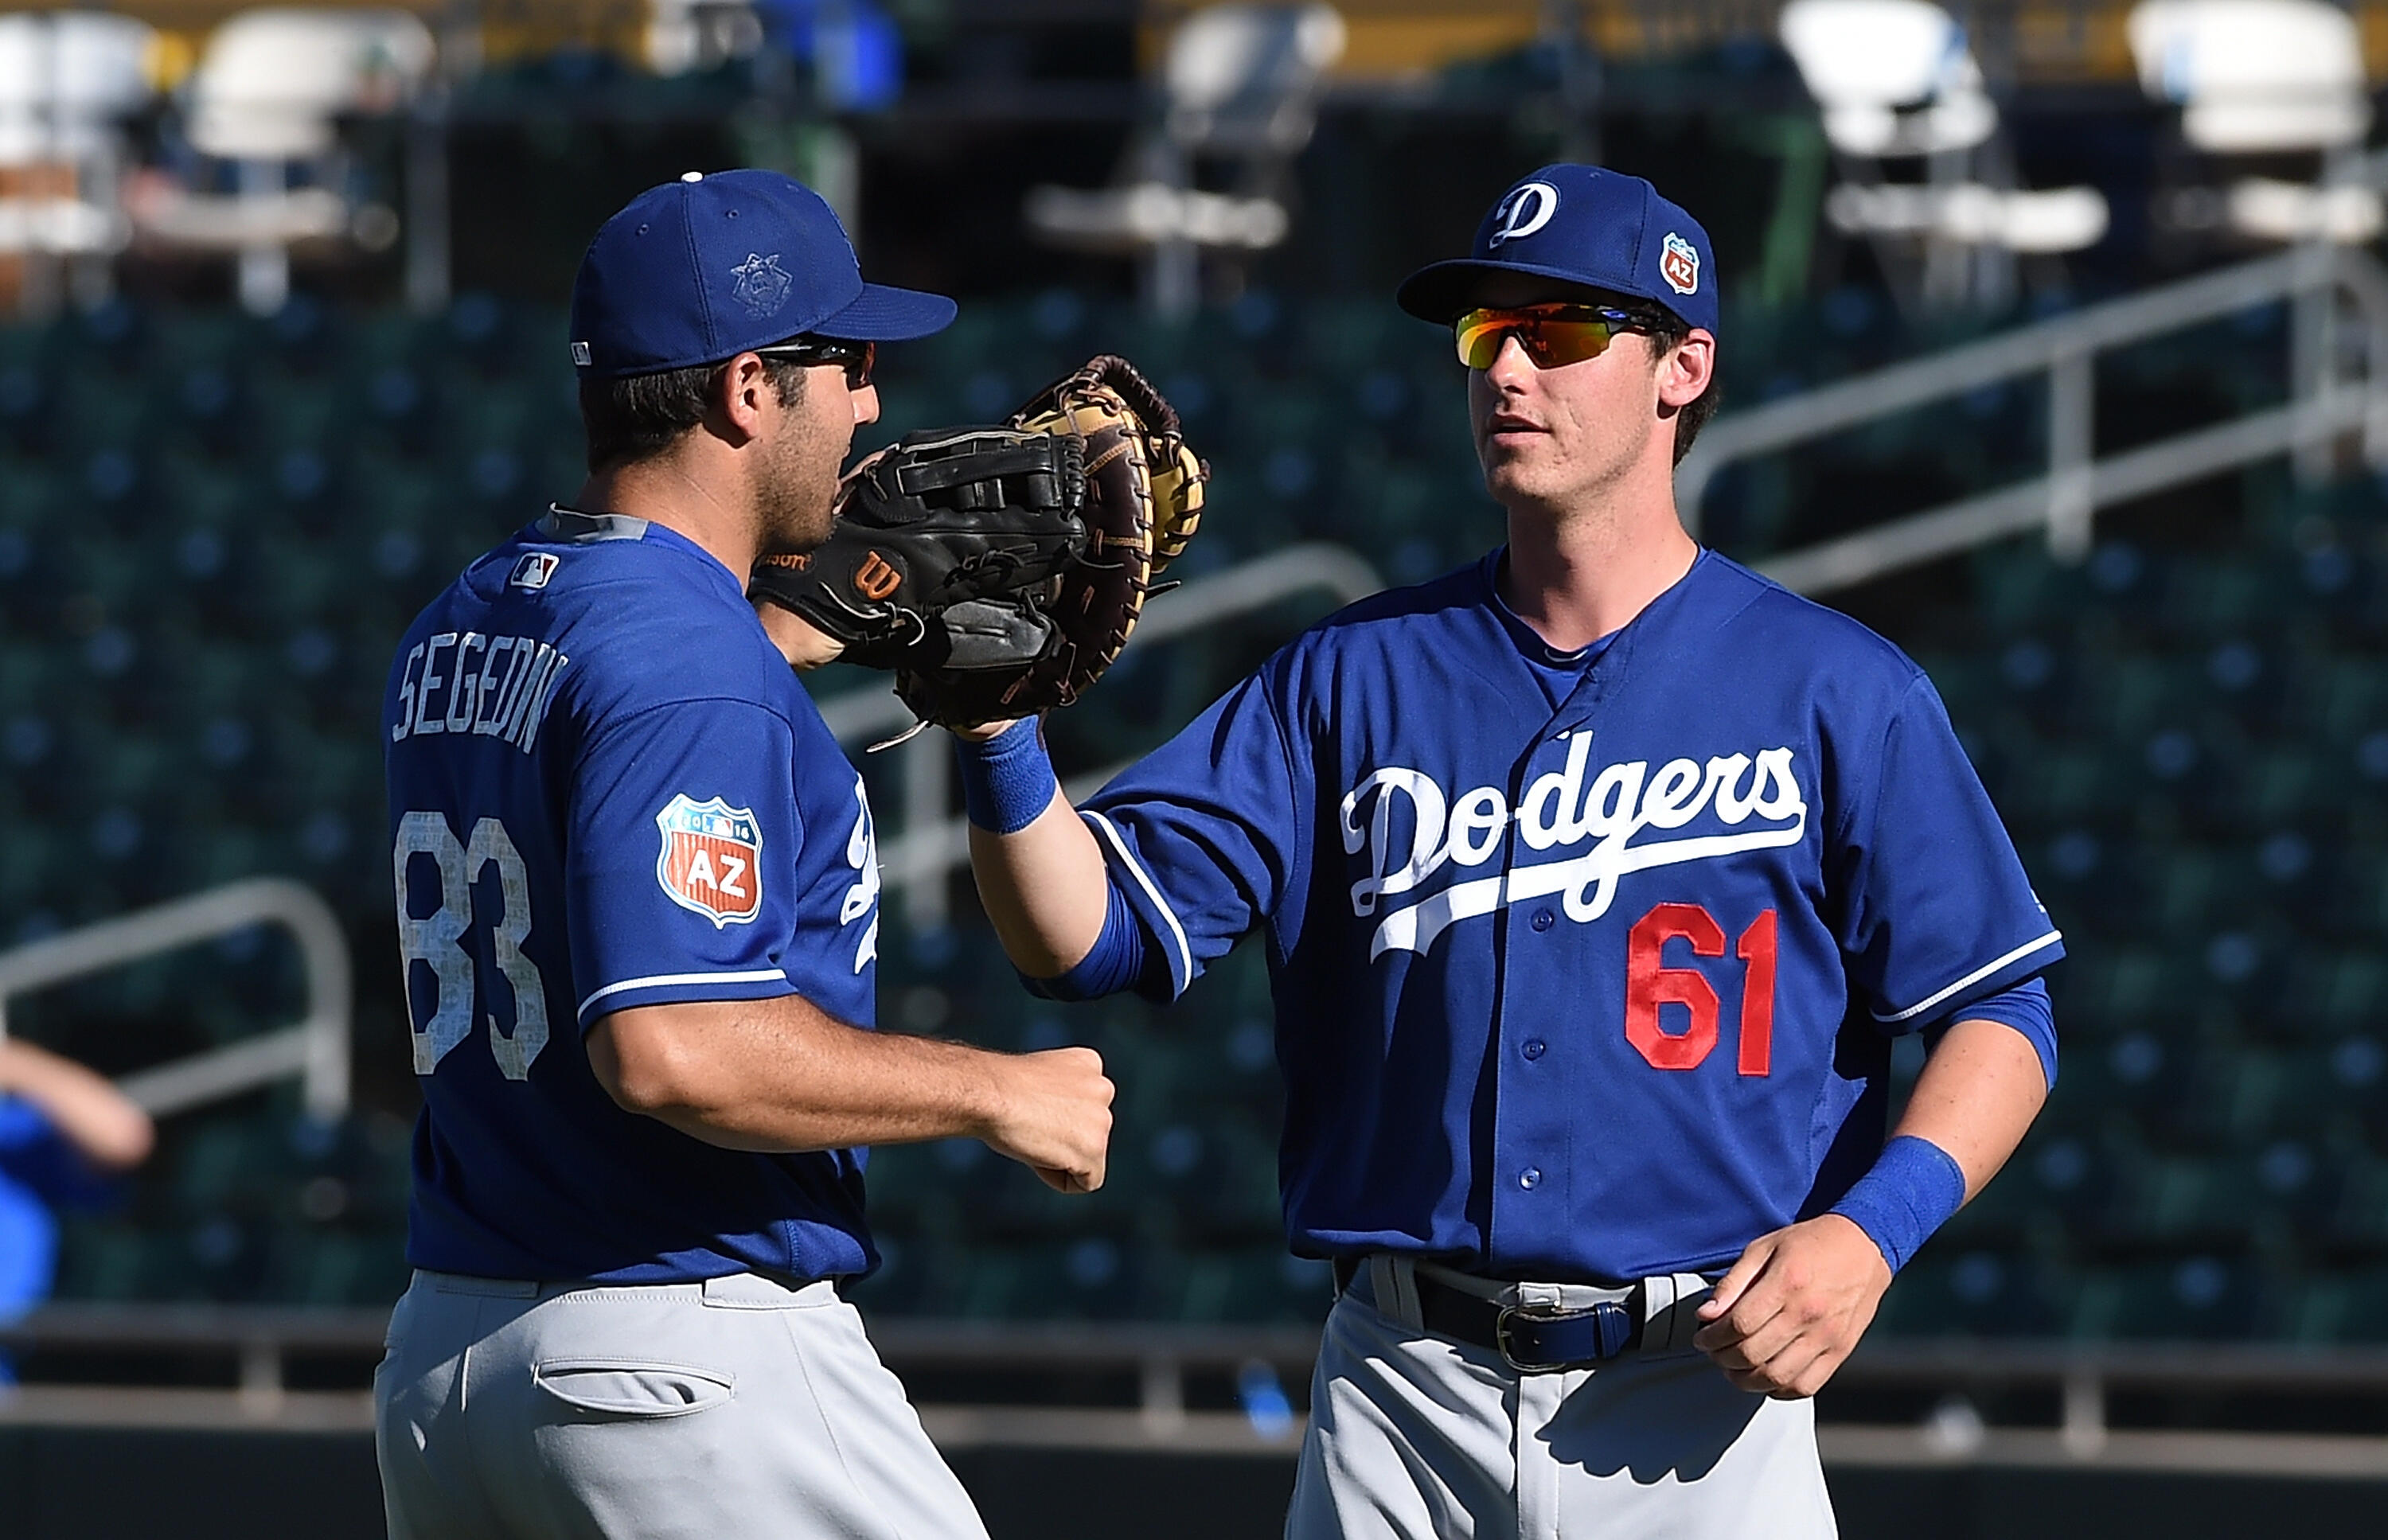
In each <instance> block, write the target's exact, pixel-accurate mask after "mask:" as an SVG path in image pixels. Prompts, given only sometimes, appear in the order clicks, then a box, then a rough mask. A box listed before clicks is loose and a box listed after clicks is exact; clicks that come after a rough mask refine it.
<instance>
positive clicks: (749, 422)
mask: <svg viewBox="0 0 2388 1540" xmlns="http://www.w3.org/2000/svg"><path fill="white" fill-rule="evenodd" d="M767 397H768V398H770V399H771V400H773V401H775V402H776V400H777V399H778V392H777V391H776V390H775V389H774V388H773V386H772V385H771V373H770V371H769V370H768V368H767V367H765V365H764V363H763V360H762V358H761V356H760V355H759V354H755V353H741V354H739V355H738V356H737V357H736V358H734V359H732V360H730V361H729V362H728V363H725V364H723V365H722V366H721V368H720V370H719V372H718V373H717V374H716V375H715V376H714V385H713V399H712V400H711V401H709V402H707V403H706V408H707V410H706V415H707V416H708V417H714V418H718V423H717V425H716V427H715V430H714V431H715V432H716V433H718V434H719V435H721V436H722V437H723V438H725V439H727V440H729V441H730V444H732V445H743V444H745V443H747V442H748V441H750V440H751V439H753V438H754V437H755V435H756V434H758V433H759V432H761V431H762V423H763V413H764V411H765V410H766V407H765V398H767Z"/></svg>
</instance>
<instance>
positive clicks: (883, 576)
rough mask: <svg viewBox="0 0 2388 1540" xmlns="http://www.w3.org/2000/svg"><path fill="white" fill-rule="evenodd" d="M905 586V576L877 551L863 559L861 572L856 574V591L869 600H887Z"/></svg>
mask: <svg viewBox="0 0 2388 1540" xmlns="http://www.w3.org/2000/svg"><path fill="white" fill-rule="evenodd" d="M903 586H904V574H902V573H900V572H897V571H896V570H895V565H894V564H893V563H892V562H889V561H888V560H887V558H886V556H885V555H883V553H881V552H879V551H875V550H874V551H872V552H871V553H870V555H868V556H866V557H864V558H863V559H862V568H861V570H860V571H858V572H857V573H856V574H854V591H855V592H856V593H858V594H860V595H861V596H862V597H863V598H865V599H868V600H882V599H885V598H886V597H887V596H888V595H890V594H892V593H894V592H895V590H896V589H897V588H900V587H903Z"/></svg>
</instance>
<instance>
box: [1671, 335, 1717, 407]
mask: <svg viewBox="0 0 2388 1540" xmlns="http://www.w3.org/2000/svg"><path fill="white" fill-rule="evenodd" d="M1715 377H1716V335H1715V334H1714V333H1712V332H1710V331H1708V330H1707V329H1706V328H1705V327H1699V326H1695V327H1693V328H1692V335H1689V336H1687V337H1685V338H1684V339H1683V341H1681V342H1679V343H1676V344H1675V345H1674V346H1673V347H1670V348H1668V349H1667V350H1666V352H1665V354H1664V355H1663V356H1662V357H1661V358H1660V359H1659V360H1658V399H1659V400H1660V401H1661V402H1663V403H1664V404H1665V405H1667V406H1670V407H1675V408H1683V407H1687V406H1690V405H1691V404H1692V403H1693V402H1694V401H1696V400H1698V399H1699V398H1700V393H1701V392H1703V391H1705V390H1707V389H1708V382H1709V381H1710V380H1712V379H1714V378H1715Z"/></svg>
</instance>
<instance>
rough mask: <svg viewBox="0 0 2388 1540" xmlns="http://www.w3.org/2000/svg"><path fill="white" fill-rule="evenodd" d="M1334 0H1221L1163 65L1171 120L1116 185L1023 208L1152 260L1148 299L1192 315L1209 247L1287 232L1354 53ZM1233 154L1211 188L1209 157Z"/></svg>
mask: <svg viewBox="0 0 2388 1540" xmlns="http://www.w3.org/2000/svg"><path fill="white" fill-rule="evenodd" d="M1343 43H1344V26H1343V18H1342V17H1341V16H1340V14H1339V13H1337V11H1336V10H1335V9H1334V7H1333V6H1326V5H1306V6H1252V5H1226V6H1211V7H1209V8H1207V9H1204V10H1200V11H1197V12H1195V13H1194V14H1193V15H1192V16H1189V17H1188V18H1187V19H1186V20H1185V21H1184V22H1182V23H1180V24H1179V26H1178V28H1177V31H1176V32H1175V33H1174V34H1172V36H1171V38H1170V40H1169V52H1168V56H1167V57H1166V58H1165V59H1164V60H1163V62H1162V71H1161V82H1160V84H1161V101H1160V103H1159V104H1158V105H1159V120H1158V122H1157V123H1155V124H1153V125H1152V126H1150V127H1149V128H1148V129H1147V130H1146V131H1145V132H1144V133H1142V134H1140V135H1139V136H1138V137H1137V139H1136V140H1135V141H1134V142H1133V143H1132V144H1131V145H1130V146H1129V149H1128V153H1127V156H1126V166H1125V171H1124V174H1123V175H1122V176H1121V178H1120V180H1119V181H1118V183H1115V184H1114V185H1112V186H1110V187H1104V188H1098V189H1088V190H1082V189H1076V188H1069V187H1056V186H1049V185H1048V186H1040V187H1036V188H1034V189H1032V190H1031V191H1030V192H1029V194H1028V197H1027V200H1026V202H1025V204H1024V205H1023V214H1024V216H1025V218H1026V219H1027V221H1028V227H1029V228H1030V229H1031V230H1032V231H1034V232H1035V234H1037V235H1038V236H1039V237H1040V238H1042V239H1043V240H1045V241H1046V242H1048V244H1050V245H1054V246H1068V247H1072V248H1074V249H1077V250H1083V251H1101V252H1110V253H1114V254H1119V255H1140V256H1143V257H1144V258H1145V259H1146V270H1145V276H1146V283H1145V298H1146V303H1147V304H1148V305H1149V306H1150V308H1151V309H1155V310H1157V311H1159V312H1160V313H1162V314H1164V315H1183V314H1185V313H1186V312H1187V311H1188V310H1190V309H1193V307H1194V304H1195V301H1196V299H1197V298H1198V297H1199V296H1198V293H1197V289H1198V284H1199V279H1200V253H1201V252H1202V251H1203V250H1205V249H1208V250H1213V251H1219V252H1232V253H1238V254H1242V253H1249V252H1252V251H1259V250H1264V249H1266V248H1267V247H1269V246H1275V245H1277V243H1278V242H1280V241H1282V240H1284V239H1285V235H1286V232H1287V230H1288V229H1289V226H1290V224H1291V220H1290V217H1289V215H1288V213H1287V211H1286V208H1285V202H1284V198H1283V186H1284V183H1285V181H1286V178H1287V172H1288V170H1289V168H1290V166H1291V164H1292V161H1293V158H1295V157H1296V156H1298V155H1300V154H1301V153H1302V149H1303V148H1304V147H1305V146H1306V145H1308V144H1309V143H1310V136H1311V133H1312V132H1313V130H1314V129H1315V127H1316V126H1317V114H1318V93H1319V88H1320V82H1321V80H1322V78H1323V77H1324V75H1325V74H1326V71H1327V67H1328V66H1329V65H1332V64H1333V63H1334V62H1335V61H1336V60H1337V59H1339V58H1340V57H1342V55H1343ZM1201 158H1212V159H1216V160H1225V161H1227V162H1230V163H1231V164H1232V166H1233V168H1234V170H1233V175H1232V181H1233V183H1234V184H1233V185H1232V186H1231V187H1229V188H1228V189H1226V190H1225V191H1217V192H1213V191H1201V190H1198V189H1197V188H1196V187H1195V185H1194V182H1195V170H1196V164H1197V162H1198V160H1200V159H1201Z"/></svg>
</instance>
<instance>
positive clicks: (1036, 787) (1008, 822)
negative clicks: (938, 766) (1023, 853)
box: [954, 720, 1061, 834]
mask: <svg viewBox="0 0 2388 1540" xmlns="http://www.w3.org/2000/svg"><path fill="white" fill-rule="evenodd" d="M954 758H955V760H956V762H957V763H959V764H960V766H961V776H962V812H963V814H964V815H965V816H967V817H968V818H969V819H970V821H971V822H972V823H973V824H975V825H977V826H978V827H980V828H983V829H984V830H986V831H987V832H988V833H989V834H1018V833H1019V832H1020V831H1021V830H1022V829H1024V828H1026V827H1028V826H1029V825H1031V824H1033V823H1035V821H1036V819H1037V817H1038V816H1039V815H1040V814H1043V813H1044V811H1045V810H1046V809H1047V808H1048V807H1050V806H1051V805H1052V803H1053V793H1054V792H1056V791H1058V790H1060V789H1061V782H1060V781H1058V780H1056V779H1055V778H1054V776H1053V762H1052V760H1051V759H1049V758H1048V757H1047V755H1046V753H1045V735H1044V734H1043V733H1041V732H1039V731H1038V730H1037V726H1036V723H1035V721H1034V720H1030V721H1025V722H1015V723H1013V724H1012V725H1011V726H1009V727H1007V728H1005V729H1004V730H1003V731H1002V732H1000V733H997V735H996V736H995V737H993V738H988V739H987V740H986V741H985V742H984V743H977V742H972V740H971V739H969V738H959V737H958V738H955V739H954Z"/></svg>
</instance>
